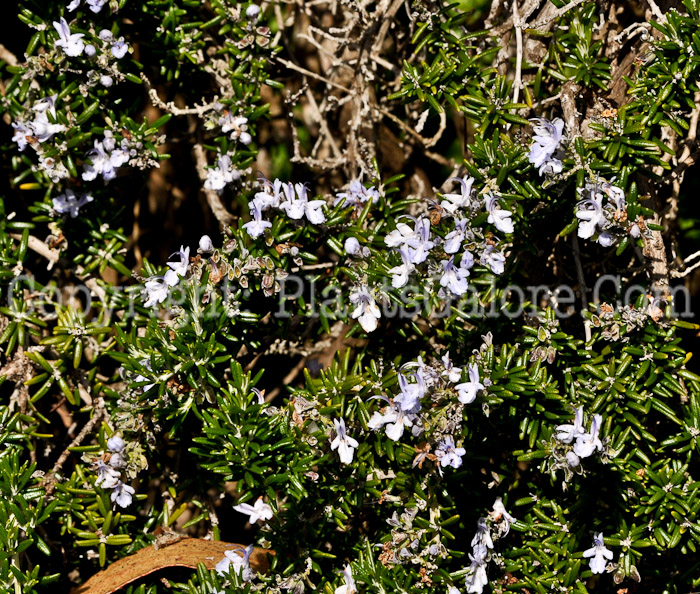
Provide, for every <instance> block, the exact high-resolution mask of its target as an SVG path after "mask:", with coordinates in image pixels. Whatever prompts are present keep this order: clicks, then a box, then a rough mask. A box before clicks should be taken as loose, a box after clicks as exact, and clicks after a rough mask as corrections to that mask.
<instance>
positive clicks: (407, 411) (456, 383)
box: [367, 353, 488, 474]
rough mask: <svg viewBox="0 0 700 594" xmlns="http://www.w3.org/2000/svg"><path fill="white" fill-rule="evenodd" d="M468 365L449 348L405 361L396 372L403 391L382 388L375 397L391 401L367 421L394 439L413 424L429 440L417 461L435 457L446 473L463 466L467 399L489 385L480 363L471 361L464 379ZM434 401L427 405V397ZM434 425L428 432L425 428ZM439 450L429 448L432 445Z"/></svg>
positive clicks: (413, 430)
mask: <svg viewBox="0 0 700 594" xmlns="http://www.w3.org/2000/svg"><path fill="white" fill-rule="evenodd" d="M463 373H464V368H461V367H456V366H455V365H454V364H453V363H452V361H451V360H450V356H449V353H447V354H445V355H444V356H443V357H442V359H440V360H439V361H435V362H434V363H433V364H432V365H428V364H426V363H425V362H423V360H422V359H421V358H420V357H419V358H418V359H417V360H416V361H413V362H409V363H406V364H405V365H403V367H402V368H401V370H400V371H399V373H398V374H397V378H398V383H399V393H398V394H397V395H395V396H393V397H388V396H385V395H382V394H377V395H375V396H372V398H371V399H372V400H381V401H383V402H385V403H386V405H385V406H383V408H382V409H381V410H379V411H375V412H374V413H373V415H372V417H371V418H370V420H369V422H368V423H367V426H368V427H369V428H370V429H372V430H374V431H378V430H379V429H381V428H383V429H384V432H385V434H386V436H387V437H388V438H389V439H391V440H392V441H399V440H401V438H402V437H403V435H404V431H405V429H406V428H411V434H412V435H413V436H414V437H422V438H423V439H424V441H423V442H422V443H421V445H420V446H419V447H417V448H416V449H417V451H418V455H417V456H416V458H415V459H414V462H413V466H414V467H415V466H419V467H420V468H422V467H423V463H424V461H425V460H426V459H428V460H431V461H432V462H434V463H435V465H436V466H435V467H436V469H437V471H438V472H439V473H440V474H442V469H443V468H446V467H451V468H459V467H460V466H461V465H462V457H463V456H464V455H465V453H466V451H465V449H464V448H463V447H461V434H460V430H461V423H462V414H463V408H464V405H467V404H471V403H472V402H474V400H475V399H476V396H477V394H478V393H479V392H480V391H482V390H484V389H485V386H484V383H488V382H486V381H485V382H484V383H482V382H481V380H480V377H479V368H478V367H477V365H476V364H474V363H472V364H471V365H469V367H468V368H467V375H468V379H467V381H461V380H462V375H463ZM428 401H429V402H430V404H431V405H430V406H429V407H426V408H423V402H428ZM438 410H439V411H441V412H440V416H442V417H443V419H444V420H442V421H441V422H440V423H438V424H437V425H436V424H435V423H434V422H432V419H433V418H434V416H435V414H436V411H438ZM426 427H431V429H430V431H429V432H428V433H427V434H426V431H425V428H426ZM431 449H432V450H433V452H434V453H430V450H431Z"/></svg>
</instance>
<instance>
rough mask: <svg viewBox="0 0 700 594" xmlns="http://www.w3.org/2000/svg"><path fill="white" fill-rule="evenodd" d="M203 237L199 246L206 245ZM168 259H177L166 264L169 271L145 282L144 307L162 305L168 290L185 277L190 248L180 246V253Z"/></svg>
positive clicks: (168, 292)
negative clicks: (203, 243)
mask: <svg viewBox="0 0 700 594" xmlns="http://www.w3.org/2000/svg"><path fill="white" fill-rule="evenodd" d="M204 237H207V236H204ZM204 237H203V238H202V240H200V244H201V243H202V241H205V243H206V240H205V239H204ZM207 239H208V237H207ZM210 241H211V240H210ZM170 257H171V258H172V257H175V258H177V259H176V260H173V261H172V262H168V263H167V265H168V268H169V269H170V270H168V271H167V272H166V273H165V275H164V276H153V277H151V278H149V279H148V280H147V281H146V284H145V290H146V293H147V299H146V301H145V303H144V305H145V306H146V307H153V306H154V305H156V304H158V303H163V301H165V300H166V299H167V298H168V295H169V294H170V288H171V287H174V286H176V285H177V284H178V283H179V282H180V279H181V278H184V277H185V276H187V269H188V267H189V264H190V248H189V247H184V246H180V251H178V252H175V253H174V254H172V255H171V256H170Z"/></svg>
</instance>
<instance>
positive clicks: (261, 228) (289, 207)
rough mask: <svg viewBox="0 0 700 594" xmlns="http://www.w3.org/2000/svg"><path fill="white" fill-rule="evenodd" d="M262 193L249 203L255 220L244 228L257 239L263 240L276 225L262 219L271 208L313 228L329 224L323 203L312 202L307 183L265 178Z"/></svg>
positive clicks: (321, 201)
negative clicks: (304, 221) (303, 220)
mask: <svg viewBox="0 0 700 594" xmlns="http://www.w3.org/2000/svg"><path fill="white" fill-rule="evenodd" d="M261 183H262V190H261V191H259V192H257V193H256V194H255V197H254V198H253V199H252V200H251V201H250V202H249V203H248V208H249V209H250V214H251V215H252V217H253V220H252V221H250V222H248V223H245V224H244V225H243V228H244V229H245V230H246V231H247V232H248V235H250V236H251V237H252V238H253V239H255V238H257V237H260V236H261V235H262V234H263V233H264V232H265V229H267V228H269V227H271V226H272V223H271V222H270V221H265V220H263V218H262V213H263V212H265V211H266V210H267V209H269V208H274V209H277V210H281V211H283V212H284V213H285V214H286V215H287V216H288V217H289V218H290V219H292V220H294V221H301V220H302V219H304V218H306V220H307V221H308V222H309V223H311V224H312V225H321V224H322V223H324V222H325V221H326V215H325V214H324V213H323V209H322V207H323V206H325V204H326V203H325V201H323V200H309V195H308V188H307V187H306V184H301V183H297V184H293V183H291V182H289V183H283V182H282V181H280V180H279V179H276V180H275V181H274V182H271V181H270V180H268V179H265V178H262V179H261Z"/></svg>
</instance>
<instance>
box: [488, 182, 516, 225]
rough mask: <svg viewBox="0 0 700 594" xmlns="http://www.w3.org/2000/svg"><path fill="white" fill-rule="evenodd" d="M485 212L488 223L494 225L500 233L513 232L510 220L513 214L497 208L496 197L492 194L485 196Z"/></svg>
mask: <svg viewBox="0 0 700 594" xmlns="http://www.w3.org/2000/svg"><path fill="white" fill-rule="evenodd" d="M486 211H487V212H488V213H489V218H488V222H489V223H491V224H492V225H495V227H496V229H498V230H499V231H501V232H502V233H512V232H513V221H512V220H511V219H510V217H511V215H512V214H513V213H512V212H511V211H510V210H503V209H501V208H498V196H496V195H494V194H493V193H492V192H489V193H488V194H486Z"/></svg>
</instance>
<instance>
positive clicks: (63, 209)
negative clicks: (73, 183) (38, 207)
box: [52, 189, 93, 218]
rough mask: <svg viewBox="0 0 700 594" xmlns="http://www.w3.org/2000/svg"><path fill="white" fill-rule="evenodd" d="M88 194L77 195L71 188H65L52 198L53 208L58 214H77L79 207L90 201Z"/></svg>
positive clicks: (75, 215)
mask: <svg viewBox="0 0 700 594" xmlns="http://www.w3.org/2000/svg"><path fill="white" fill-rule="evenodd" d="M92 200H93V198H92V196H91V195H90V194H82V195H80V197H78V196H77V195H76V194H75V193H74V192H73V190H71V189H66V191H65V192H64V193H63V194H59V195H58V196H56V197H55V198H53V199H52V203H53V209H54V210H55V211H56V212H57V213H58V214H70V216H71V218H75V217H77V216H78V212H79V211H80V209H81V208H82V207H83V206H85V205H86V204H87V203H88V202H92Z"/></svg>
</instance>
